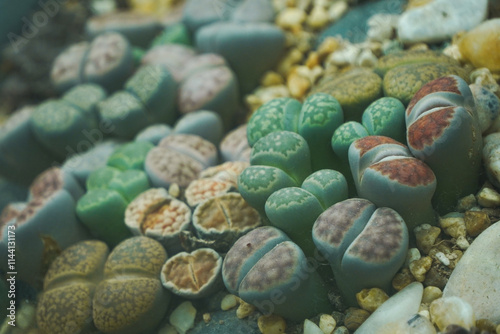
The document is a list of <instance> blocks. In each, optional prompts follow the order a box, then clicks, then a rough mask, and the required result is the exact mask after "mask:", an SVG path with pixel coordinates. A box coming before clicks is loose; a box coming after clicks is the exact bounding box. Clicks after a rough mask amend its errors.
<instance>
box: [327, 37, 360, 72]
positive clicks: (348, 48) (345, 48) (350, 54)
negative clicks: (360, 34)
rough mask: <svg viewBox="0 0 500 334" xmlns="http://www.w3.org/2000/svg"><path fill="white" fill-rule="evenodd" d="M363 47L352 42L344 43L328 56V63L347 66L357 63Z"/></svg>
mask: <svg viewBox="0 0 500 334" xmlns="http://www.w3.org/2000/svg"><path fill="white" fill-rule="evenodd" d="M360 52H361V49H360V48H359V46H357V45H354V44H351V43H347V42H346V43H343V45H342V47H341V48H339V49H338V50H337V51H335V52H333V53H332V54H330V55H329V56H328V59H327V60H326V61H327V63H329V64H332V65H335V66H346V65H352V64H354V63H355V61H356V59H357V58H358V56H359V54H360Z"/></svg>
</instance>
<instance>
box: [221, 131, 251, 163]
mask: <svg viewBox="0 0 500 334" xmlns="http://www.w3.org/2000/svg"><path fill="white" fill-rule="evenodd" d="M251 151H252V149H251V147H250V145H249V144H248V139H247V124H242V125H240V126H238V127H237V128H235V129H234V130H232V131H229V132H228V133H227V134H226V135H225V136H224V138H223V139H222V141H221V143H220V145H219V152H220V155H221V158H222V160H223V161H246V162H250V154H251Z"/></svg>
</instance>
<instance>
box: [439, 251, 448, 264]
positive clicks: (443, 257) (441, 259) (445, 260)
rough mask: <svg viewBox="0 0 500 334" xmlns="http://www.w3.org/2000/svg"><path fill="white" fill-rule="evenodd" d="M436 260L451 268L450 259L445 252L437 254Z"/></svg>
mask: <svg viewBox="0 0 500 334" xmlns="http://www.w3.org/2000/svg"><path fill="white" fill-rule="evenodd" d="M436 259H438V260H439V262H441V263H442V264H444V265H445V266H449V265H450V259H448V258H447V257H446V255H444V253H443V252H437V253H436Z"/></svg>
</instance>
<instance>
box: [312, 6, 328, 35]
mask: <svg viewBox="0 0 500 334" xmlns="http://www.w3.org/2000/svg"><path fill="white" fill-rule="evenodd" d="M328 21H329V16H328V11H327V10H326V9H325V8H324V7H323V6H314V7H313V9H312V10H311V13H310V14H309V17H308V18H307V25H309V26H310V27H311V28H313V29H321V28H323V27H324V26H326V24H327V23H328Z"/></svg>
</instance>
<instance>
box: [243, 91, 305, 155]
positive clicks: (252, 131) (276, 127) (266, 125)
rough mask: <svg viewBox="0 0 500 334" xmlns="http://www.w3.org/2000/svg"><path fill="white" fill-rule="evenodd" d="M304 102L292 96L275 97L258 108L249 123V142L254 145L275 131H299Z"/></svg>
mask: <svg viewBox="0 0 500 334" xmlns="http://www.w3.org/2000/svg"><path fill="white" fill-rule="evenodd" d="M301 108H302V104H301V103H300V102H299V101H297V100H295V99H292V98H289V97H282V98H277V99H273V100H271V101H269V102H267V103H265V104H264V105H262V106H261V107H260V108H259V109H257V110H256V111H255V112H254V113H253V115H252V117H250V120H249V121H248V124H247V136H248V143H249V145H250V146H253V145H254V144H255V143H256V142H257V141H258V140H259V139H260V138H262V137H265V136H266V135H268V134H270V133H271V132H275V131H292V132H297V130H298V121H299V117H300V110H301Z"/></svg>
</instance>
